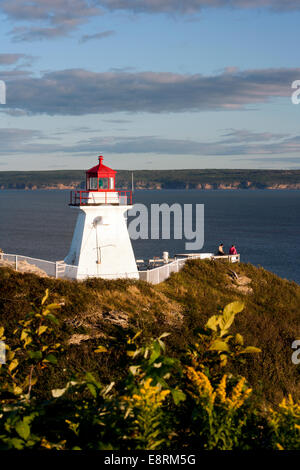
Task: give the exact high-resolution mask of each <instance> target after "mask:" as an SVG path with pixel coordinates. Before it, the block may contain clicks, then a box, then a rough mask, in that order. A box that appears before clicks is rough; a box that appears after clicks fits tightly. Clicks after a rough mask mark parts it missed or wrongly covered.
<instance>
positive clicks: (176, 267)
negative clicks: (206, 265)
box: [0, 252, 240, 284]
mask: <svg viewBox="0 0 300 470" xmlns="http://www.w3.org/2000/svg"><path fill="white" fill-rule="evenodd" d="M208 255H209V256H208ZM182 256H183V255H182ZM190 259H211V260H215V259H217V260H219V259H220V260H222V261H226V260H227V261H228V262H230V263H237V262H239V261H240V255H225V256H214V255H213V254H210V253H207V254H203V253H199V254H192V255H188V256H186V258H178V259H175V261H172V262H171V263H168V264H165V265H163V266H159V267H157V268H153V269H147V271H138V276H139V279H140V280H142V281H147V282H150V283H151V284H160V283H161V282H163V281H165V280H166V279H167V278H168V277H169V276H170V274H172V273H178V272H179V271H180V270H181V269H182V267H183V266H184V265H185V263H186V262H187V261H188V260H190ZM0 267H10V268H13V269H15V270H16V271H20V272H23V273H33V274H37V275H38V276H43V277H46V276H48V277H55V278H56V279H79V278H81V276H80V275H79V273H78V267H77V266H72V265H69V264H65V263H63V262H60V261H45V260H42V259H38V258H30V257H29V256H22V255H11V254H7V253H1V252H0ZM135 275H136V273H123V274H119V275H118V278H122V279H130V278H131V279H132V278H134V277H135ZM87 277H100V278H102V279H116V277H115V275H114V274H100V275H99V276H95V275H93V276H88V275H85V276H83V277H82V279H83V278H87Z"/></svg>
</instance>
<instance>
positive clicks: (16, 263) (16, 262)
mask: <svg viewBox="0 0 300 470" xmlns="http://www.w3.org/2000/svg"><path fill="white" fill-rule="evenodd" d="M15 265H16V268H15V269H16V271H18V255H16V261H15Z"/></svg>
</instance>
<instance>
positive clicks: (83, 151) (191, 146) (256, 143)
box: [0, 127, 300, 162]
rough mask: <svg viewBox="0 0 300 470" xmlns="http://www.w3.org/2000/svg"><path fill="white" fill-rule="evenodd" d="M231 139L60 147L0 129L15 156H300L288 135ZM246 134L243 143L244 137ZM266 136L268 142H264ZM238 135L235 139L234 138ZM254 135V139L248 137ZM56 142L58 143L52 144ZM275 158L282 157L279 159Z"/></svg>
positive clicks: (103, 141) (106, 140)
mask: <svg viewBox="0 0 300 470" xmlns="http://www.w3.org/2000/svg"><path fill="white" fill-rule="evenodd" d="M86 130H87V129H86V128H85V127H83V128H82V129H80V128H78V133H77V135H80V133H82V134H84V133H86ZM230 135H231V136H232V137H230V136H229V135H228V138H227V139H226V138H224V135H222V136H221V137H220V138H219V139H216V140H215V141H196V140H189V139H169V138H163V137H160V136H155V135H146V136H138V137H137V136H129V137H120V136H118V137H116V136H105V137H102V136H101V137H99V136H96V137H90V138H88V139H84V140H78V141H77V142H73V143H72V144H68V145H64V144H61V143H60V142H59V141H58V140H57V139H58V137H59V136H58V135H57V134H55V133H54V134H53V135H52V136H50V137H49V135H45V134H43V133H42V132H40V131H38V130H34V129H16V128H7V129H0V141H1V147H0V154H3V155H10V154H13V155H16V154H30V155H34V154H35V155H49V154H53V155H64V156H74V155H78V156H86V155H87V154H95V155H99V154H100V153H107V154H120V155H121V154H122V155H124V154H125V155H126V154H135V155H146V154H156V155H160V156H161V157H163V156H164V155H174V156H175V155H178V156H179V155H180V156H182V157H185V156H187V155H193V156H199V157H203V156H212V157H223V156H226V157H228V156H244V160H245V161H248V160H249V158H246V157H249V156H250V157H253V158H254V157H255V158H259V157H262V156H264V157H265V158H266V159H267V160H268V161H271V160H274V162H275V161H279V160H281V161H284V162H286V161H291V159H293V158H300V157H294V155H291V154H299V153H300V135H297V136H291V135H288V136H285V137H283V134H272V133H269V132H263V133H261V132H253V131H246V130H243V129H242V130H240V129H237V130H235V129H232V130H231V133H230ZM242 135H244V136H245V138H244V140H243V139H242V138H241V136H242ZM263 135H266V136H267V137H266V139H263V137H262V136H263ZM234 136H236V138H234ZM249 136H251V138H249ZM52 141H54V142H55V143H52ZM275 155H280V157H277V156H275Z"/></svg>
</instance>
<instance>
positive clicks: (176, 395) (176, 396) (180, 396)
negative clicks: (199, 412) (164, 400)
mask: <svg viewBox="0 0 300 470" xmlns="http://www.w3.org/2000/svg"><path fill="white" fill-rule="evenodd" d="M171 393H172V397H173V400H174V403H175V405H178V404H179V403H180V402H181V401H184V400H185V399H186V395H185V393H183V392H182V391H181V390H177V389H174V388H173V389H172V390H171Z"/></svg>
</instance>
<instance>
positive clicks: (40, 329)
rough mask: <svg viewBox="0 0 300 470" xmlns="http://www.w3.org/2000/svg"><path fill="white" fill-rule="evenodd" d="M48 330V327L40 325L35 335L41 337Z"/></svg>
mask: <svg viewBox="0 0 300 470" xmlns="http://www.w3.org/2000/svg"><path fill="white" fill-rule="evenodd" d="M47 330H48V326H46V325H41V326H40V327H39V328H38V330H37V334H38V335H39V336H40V335H42V334H43V333H45V331H47Z"/></svg>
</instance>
